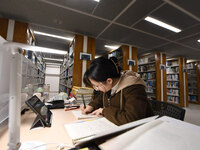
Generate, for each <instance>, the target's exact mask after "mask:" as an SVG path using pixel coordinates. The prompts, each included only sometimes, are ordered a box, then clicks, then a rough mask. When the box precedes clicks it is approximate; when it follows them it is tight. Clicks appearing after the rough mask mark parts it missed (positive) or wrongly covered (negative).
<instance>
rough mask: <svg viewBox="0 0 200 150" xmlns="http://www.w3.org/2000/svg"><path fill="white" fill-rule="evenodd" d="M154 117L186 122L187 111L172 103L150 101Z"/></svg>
mask: <svg viewBox="0 0 200 150" xmlns="http://www.w3.org/2000/svg"><path fill="white" fill-rule="evenodd" d="M149 102H150V104H151V106H152V109H153V113H154V115H159V117H161V116H169V117H172V118H175V119H179V120H182V121H184V117H185V109H183V108H181V107H179V106H176V105H174V104H171V103H167V102H162V101H158V100H149Z"/></svg>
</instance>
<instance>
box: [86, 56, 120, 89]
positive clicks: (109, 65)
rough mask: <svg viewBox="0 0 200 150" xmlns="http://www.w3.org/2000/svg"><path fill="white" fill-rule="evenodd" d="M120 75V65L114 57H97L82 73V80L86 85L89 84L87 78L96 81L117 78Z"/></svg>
mask: <svg viewBox="0 0 200 150" xmlns="http://www.w3.org/2000/svg"><path fill="white" fill-rule="evenodd" d="M120 75H121V67H120V66H119V65H118V60H117V58H116V57H111V58H110V59H107V58H104V57H99V58H97V59H94V60H93V61H92V62H91V64H90V66H89V67H88V69H87V71H86V72H85V74H84V77H83V82H84V83H85V85H87V86H91V83H90V81H89V78H91V79H93V80H95V81H97V82H105V81H106V80H107V79H108V78H119V77H120Z"/></svg>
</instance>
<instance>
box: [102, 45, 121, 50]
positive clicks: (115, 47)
mask: <svg viewBox="0 0 200 150" xmlns="http://www.w3.org/2000/svg"><path fill="white" fill-rule="evenodd" d="M105 47H106V48H110V49H112V50H114V49H118V48H119V47H120V46H111V45H105Z"/></svg>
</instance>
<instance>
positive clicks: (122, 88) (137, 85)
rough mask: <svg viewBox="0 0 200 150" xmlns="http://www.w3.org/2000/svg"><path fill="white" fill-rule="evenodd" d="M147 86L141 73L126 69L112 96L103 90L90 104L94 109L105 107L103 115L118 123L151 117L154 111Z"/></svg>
mask: <svg viewBox="0 0 200 150" xmlns="http://www.w3.org/2000/svg"><path fill="white" fill-rule="evenodd" d="M145 88H146V84H145V82H144V81H143V80H142V79H141V78H140V75H139V74H137V73H135V72H133V71H124V72H123V74H122V75H121V80H120V82H119V85H118V88H117V90H116V91H115V93H114V94H113V95H112V96H111V97H110V98H108V96H107V94H105V93H103V92H101V93H100V95H99V96H98V97H97V98H96V99H94V100H93V101H91V102H90V103H89V105H90V106H92V107H94V110H95V109H98V108H103V116H104V117H106V118H107V119H108V120H110V121H111V122H113V123H115V124H116V125H122V124H125V123H128V122H132V121H135V120H139V119H142V118H146V117H150V116H152V115H153V112H152V108H151V106H150V104H149V102H148V100H147V95H146V92H145Z"/></svg>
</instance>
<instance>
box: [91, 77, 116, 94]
mask: <svg viewBox="0 0 200 150" xmlns="http://www.w3.org/2000/svg"><path fill="white" fill-rule="evenodd" d="M89 80H90V82H91V84H92V86H93V88H94V89H95V90H96V91H102V92H104V93H105V92H108V91H109V90H110V89H111V88H112V83H113V80H112V79H111V78H108V79H107V80H106V82H105V83H104V82H97V81H95V80H93V79H91V78H89Z"/></svg>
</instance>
